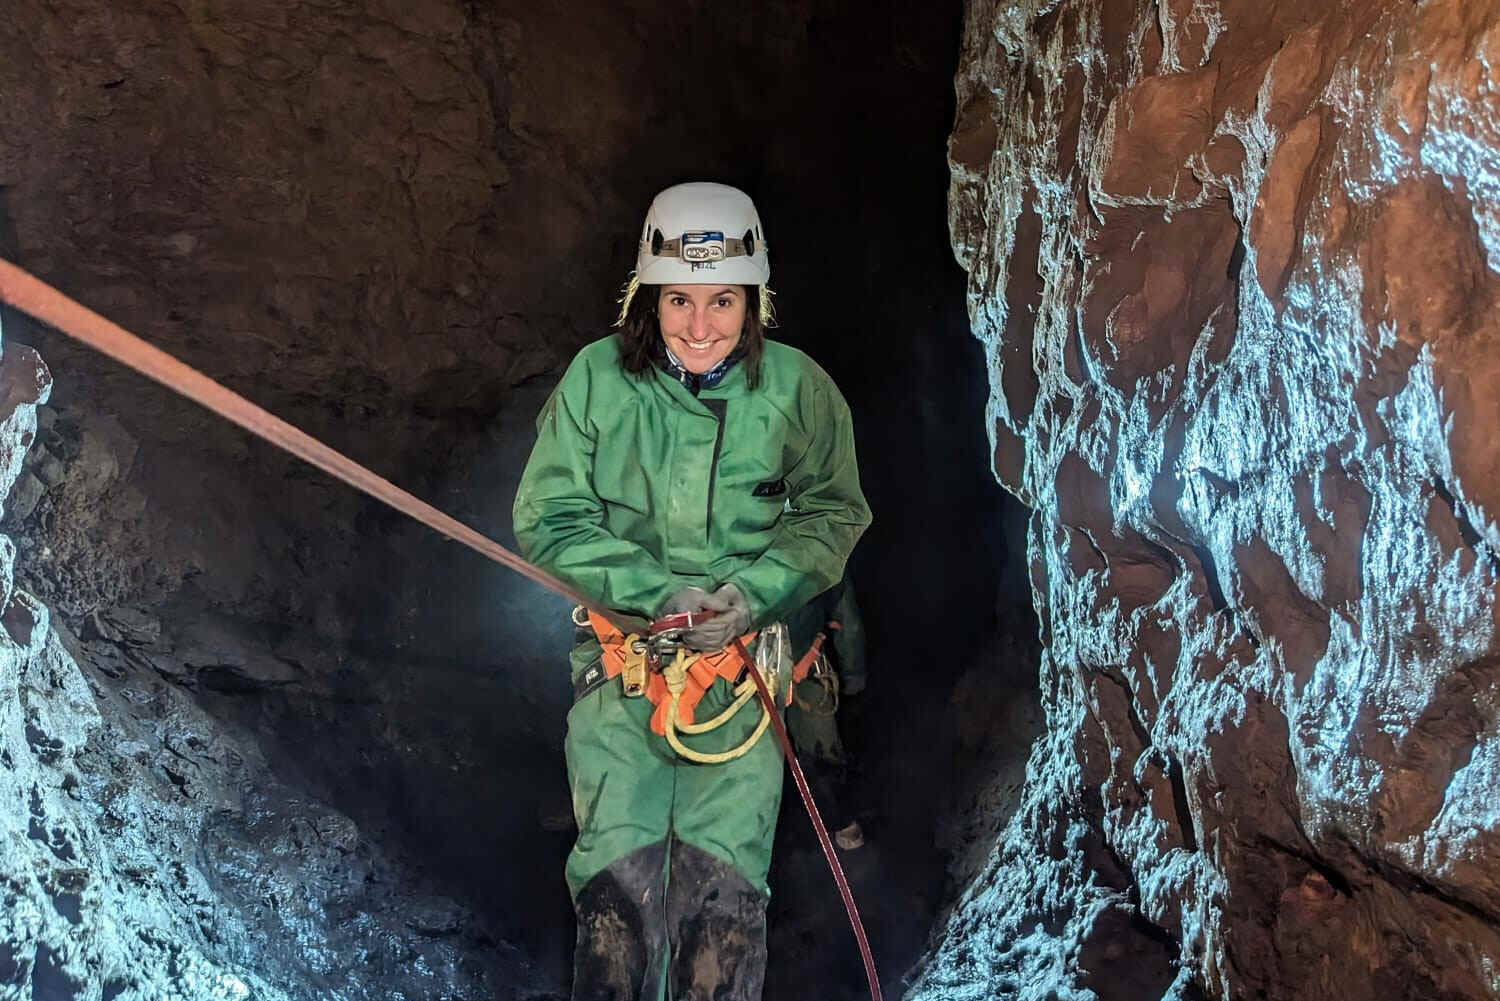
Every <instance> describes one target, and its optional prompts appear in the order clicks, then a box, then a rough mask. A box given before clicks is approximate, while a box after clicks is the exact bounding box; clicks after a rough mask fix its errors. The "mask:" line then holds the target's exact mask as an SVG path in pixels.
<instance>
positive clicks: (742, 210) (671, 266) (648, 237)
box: [635, 181, 771, 285]
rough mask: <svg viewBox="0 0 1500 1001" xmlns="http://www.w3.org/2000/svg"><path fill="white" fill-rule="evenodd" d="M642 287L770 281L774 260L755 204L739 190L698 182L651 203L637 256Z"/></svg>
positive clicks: (667, 192) (637, 274)
mask: <svg viewBox="0 0 1500 1001" xmlns="http://www.w3.org/2000/svg"><path fill="white" fill-rule="evenodd" d="M635 278H636V281H637V282H639V283H640V284H642V285H668V284H672V283H676V282H682V283H689V284H694V285H706V284H710V283H713V282H723V283H724V284H726V285H765V284H766V283H767V282H769V281H770V280H771V258H770V255H769V254H767V252H766V238H765V234H763V233H762V232H761V229H760V215H759V214H758V213H757V212H756V211H755V203H754V202H752V201H751V200H750V196H749V195H747V194H745V193H744V192H743V191H741V190H740V189H739V188H731V187H730V186H729V185H727V184H712V183H709V182H706V181H694V182H691V183H689V184H677V185H674V186H672V187H670V188H668V189H667V190H665V191H663V192H662V193H661V194H659V195H657V196H656V198H655V199H654V200H653V201H652V202H651V208H650V209H649V210H648V211H647V212H646V228H645V230H644V231H643V232H642V233H641V246H640V251H639V253H638V254H637V255H636V259H635Z"/></svg>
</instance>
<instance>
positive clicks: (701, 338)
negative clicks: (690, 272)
mask: <svg viewBox="0 0 1500 1001" xmlns="http://www.w3.org/2000/svg"><path fill="white" fill-rule="evenodd" d="M745 303H746V296H745V286H743V285H663V286H662V289H661V295H660V297H659V298H658V299H657V301H656V315H657V319H658V320H659V321H660V323H661V337H662V340H664V341H666V342H667V347H668V348H669V349H670V350H671V352H672V354H674V355H676V356H677V360H678V361H680V362H682V367H683V368H685V369H687V370H688V371H689V372H692V373H693V374H694V375H702V374H703V373H704V372H707V371H708V370H709V369H711V368H713V367H714V366H715V365H717V364H719V362H721V361H723V360H724V359H725V358H727V357H729V352H731V351H733V350H734V346H735V345H736V344H738V343H739V342H740V334H741V333H742V332H743V331H744V329H745V308H746V307H745Z"/></svg>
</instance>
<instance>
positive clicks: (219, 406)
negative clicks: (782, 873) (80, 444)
mask: <svg viewBox="0 0 1500 1001" xmlns="http://www.w3.org/2000/svg"><path fill="white" fill-rule="evenodd" d="M0 302H5V303H7V304H9V305H11V306H13V307H15V308H16V309H19V310H20V311H21V312H23V313H26V314H27V315H29V316H32V317H35V318H36V319H38V320H40V321H41V322H43V323H45V324H48V325H50V326H52V327H55V328H57V330H59V331H60V332H62V333H64V334H66V335H67V336H69V337H71V338H73V339H74V340H76V341H79V342H80V343H83V344H87V345H88V346H89V347H91V348H93V349H94V350H96V351H99V352H101V353H102V354H105V355H108V356H109V357H111V358H113V359H115V360H116V361H118V362H120V363H121V364H123V365H125V366H127V367H129V368H132V369H134V370H135V371H137V372H140V373H141V374H142V375H144V376H147V377H148V378H150V379H154V380H155V381H157V382H159V383H161V384H162V385H163V386H166V387H167V388H168V389H170V390H172V391H173V392H175V393H180V394H181V395H183V396H185V397H187V398H188V399H190V400H193V401H194V402H196V403H199V404H201V405H203V406H204V407H206V408H208V409H209V410H212V411H213V412H214V413H216V414H218V415H219V416H221V417H224V418H226V419H227V420H230V421H233V422H234V423H235V424H238V425H239V426H240V427H242V428H244V429H245V430H247V431H249V432H251V433H252V434H255V435H257V436H259V437H261V438H264V439H265V440H266V441H268V442H270V443H271V444H273V445H276V446H277V447H279V448H282V449H284V450H286V451H287V452H290V453H291V454H292V455H295V456H297V457H298V458H300V459H302V460H304V461H306V462H308V463H310V464H312V465H314V466H316V467H318V468H319V469H321V470H323V471H324V472H326V473H328V474H330V475H332V476H334V477H337V478H338V479H340V480H343V481H344V482H345V483H348V484H349V485H350V486H352V487H354V488H355V489H357V490H360V491H362V492H364V493H366V494H368V495H369V496H371V497H373V498H375V499H376V500H378V501H380V502H381V503H383V504H388V505H390V506H391V507H393V508H395V509H396V510H397V511H400V512H401V513H403V514H405V515H408V516H410V517H411V518H414V519H416V520H417V521H420V522H422V523H423V524H424V525H427V526H428V527H429V528H432V529H434V530H435V531H437V532H440V533H442V534H443V535H446V536H448V537H449V538H450V539H453V540H454V541H456V542H462V543H463V544H464V545H466V546H468V547H469V548H470V549H473V550H474V551H475V552H477V553H480V554H481V555H483V556H485V557H487V558H489V559H491V560H494V561H495V562H496V563H499V564H501V565H502V566H506V567H509V568H510V569H512V570H514V571H516V572H517V573H519V574H521V575H522V576H524V577H527V578H529V579H530V580H533V581H535V582H536V583H538V584H540V585H541V586H542V587H544V588H546V589H547V590H549V591H552V592H553V593H554V594H559V595H562V596H563V597H565V598H567V599H569V600H570V601H573V602H574V603H576V604H579V605H583V606H584V607H586V608H588V609H589V610H590V613H591V615H592V614H597V615H599V616H600V617H601V618H603V619H604V620H605V621H613V620H615V619H616V618H617V616H615V615H614V614H613V613H611V612H610V611H609V610H607V609H603V608H600V607H599V606H597V605H596V604H594V603H593V602H591V601H589V600H588V599H586V598H584V597H583V596H582V595H580V594H578V593H577V592H576V591H574V590H573V589H572V588H570V587H568V585H566V584H564V583H563V582H562V581H560V580H558V579H557V578H556V577H553V576H552V575H551V574H549V573H547V572H546V571H545V570H542V569H541V568H540V567H537V566H534V565H533V564H531V563H528V562H527V561H526V560H523V559H522V558H521V557H519V556H517V555H516V554H515V553H512V552H511V551H510V550H508V549H506V548H505V547H504V546H502V545H500V544H499V543H498V542H495V541H494V540H493V539H490V538H488V537H486V536H484V535H483V534H481V533H479V532H476V531H475V530H474V529H472V528H470V527H469V526H468V525H465V524H464V523H463V522H461V521H458V520H457V519H456V518H453V517H450V516H449V515H446V514H444V513H443V512H441V511H439V510H438V509H437V508H435V507H433V506H432V505H431V504H428V503H427V502H425V501H423V500H420V499H418V498H417V497H415V496H413V495H412V494H410V493H407V492H406V491H405V490H402V489H401V488H400V487H398V486H396V485H395V484H394V483H391V482H390V481H389V480H387V479H385V478H383V477H381V476H377V475H376V474H375V473H373V472H371V471H370V470H368V469H366V468H365V467H364V466H361V465H360V464H359V463H357V462H355V461H354V460H353V459H350V458H349V457H348V456H346V455H344V454H342V453H341V452H337V451H335V450H334V449H332V448H329V447H328V446H327V445H325V444H323V443H322V442H320V441H318V440H317V439H316V438H314V437H312V436H311V435H309V434H307V433H306V432H304V431H301V430H299V429H298V428H295V427H293V426H292V425H290V424H288V423H287V422H286V421H283V420H281V419H280V418H278V417H276V416H274V415H273V414H271V413H269V412H268V411H266V410H264V409H262V408H261V407H258V406H256V405H255V404H253V403H251V402H250V401H249V400H247V399H245V398H244V397H243V396H240V395H239V394H238V393H236V392H234V391H233V390H230V389H228V388H226V387H224V386H221V385H220V384H219V383H217V382H215V381H214V380H212V379H210V378H209V377H208V376H206V375H204V374H203V373H202V372H199V371H198V370H197V369H194V368H192V367H190V366H188V365H185V364H183V363H182V362H180V361H178V360H177V359H176V358H173V357H172V356H171V355H169V354H167V353H166V352H165V351H162V350H161V349H159V348H155V347H152V346H151V345H150V344H147V343H146V342H145V341H143V340H141V339H140V338H139V337H136V336H135V335H134V334H132V333H130V332H129V331H127V330H126V329H125V328H123V327H121V326H119V325H118V324H115V323H111V322H110V321H109V320H107V319H105V318H104V317H102V316H100V315H99V314H98V313H95V312H94V311H92V310H90V309H87V308H85V307H83V306H81V305H79V304H78V303H76V302H74V301H73V300H71V299H69V298H68V297H67V296H65V295H63V294H62V293H61V292H59V291H57V289H55V288H53V287H52V286H50V285H48V284H46V283H45V282H43V281H41V280H39V279H38V278H36V277H34V276H33V275H31V274H28V273H27V272H25V271H23V270H21V269H20V268H18V267H16V266H15V265H14V264H12V263H10V262H9V261H6V260H0ZM731 646H732V647H733V649H734V651H735V652H736V653H738V654H739V656H740V660H741V662H742V663H743V664H744V665H745V669H746V671H748V672H749V674H750V677H751V679H753V680H754V682H755V688H756V692H757V693H758V694H759V696H760V700H761V704H762V706H763V707H764V709H765V713H766V716H767V718H768V719H769V721H770V724H771V726H772V728H773V729H774V730H775V731H776V739H777V742H778V743H779V744H780V745H781V752H782V756H783V757H784V758H785V759H786V763H787V766H788V767H789V768H790V769H791V771H792V780H793V782H795V783H796V785H797V792H798V793H799V794H800V795H801V797H802V803H803V805H804V806H806V807H807V814H808V818H809V819H810V820H811V821H812V825H813V830H814V831H815V832H816V833H817V835H818V844H819V846H821V847H822V849H823V857H824V858H825V859H827V861H828V867H829V869H831V870H832V872H833V877H834V882H836V883H837V884H838V888H839V896H840V897H841V898H842V899H843V901H844V910H845V912H846V913H847V914H848V915H849V924H850V927H851V928H852V929H853V930H854V938H855V941H856V942H857V943H858V945H859V953H860V958H861V959H862V960H863V961H864V966H865V979H866V981H867V982H868V984H869V988H870V997H871V998H872V999H873V1001H882V998H881V993H880V978H879V977H878V976H877V975H876V972H875V959H874V957H873V955H872V954H871V952H870V942H869V939H867V938H866V937H865V928H864V924H863V923H862V922H861V921H860V920H859V911H858V909H856V908H855V906H854V895H853V893H851V892H850V890H849V881H848V880H847V879H846V878H845V877H844V869H843V866H841V865H839V860H838V856H837V855H836V854H835V853H834V850H833V841H832V839H830V838H829V836H828V828H827V827H826V826H825V825H824V824H823V818H822V816H821V815H819V813H818V808H817V804H816V803H814V802H813V798H812V790H811V789H809V788H808V786H807V778H806V777H805V776H804V775H803V774H802V768H801V766H800V765H798V763H797V755H796V754H795V753H794V752H793V751H792V742H791V738H790V737H788V736H787V732H786V727H785V726H784V725H783V724H782V722H781V714H780V713H779V712H777V711H776V709H775V704H776V703H775V699H774V698H773V697H772V695H771V692H770V690H769V689H768V688H767V687H766V680H765V678H764V677H762V676H761V673H760V671H758V670H757V669H756V667H755V662H754V660H752V659H751V657H750V654H749V652H748V651H747V650H746V649H745V644H744V643H743V642H741V641H740V639H739V638H736V639H735V640H734V641H733V643H732V644H731Z"/></svg>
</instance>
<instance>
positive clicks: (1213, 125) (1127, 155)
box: [911, 0, 1500, 1001]
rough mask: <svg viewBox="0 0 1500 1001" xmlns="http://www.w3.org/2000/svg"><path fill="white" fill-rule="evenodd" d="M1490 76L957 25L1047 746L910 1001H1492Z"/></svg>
mask: <svg viewBox="0 0 1500 1001" xmlns="http://www.w3.org/2000/svg"><path fill="white" fill-rule="evenodd" d="M1497 55H1500V5H1496V4H1494V3H1470V2H1461V0H1433V2H1429V3H1422V4H1419V5H1397V4H1365V5H1346V4H1338V3H1332V2H1326V3H1325V2H1322V0H1311V2H1303V3H1297V4H1282V3H1273V4H1270V5H1247V4H1242V3H1234V2H1229V0H1210V2H1197V3H1159V4H1147V3H1133V2H1118V3H1117V2H1110V0H1083V2H1077V3H1068V4H1061V5H1057V4H1051V3H1040V2H1037V3H1022V4H1000V3H993V2H988V0H975V2H971V3H970V4H969V20H968V35H967V38H966V41H965V45H964V52H963V57H962V63H961V68H960V72H959V76H958V90H959V107H960V109H961V110H960V114H959V121H958V123H957V126H956V128H955V132H954V137H953V140H952V143H951V145H950V165H951V168H952V188H951V214H950V225H951V230H952V236H953V244H954V248H955V252H956V253H957V254H958V256H959V258H960V260H961V261H962V263H963V264H964V266H965V267H966V268H967V270H968V271H969V275H970V295H971V298H970V312H971V319H972V323H973V329H974V332H975V334H976V335H977V336H978V337H979V338H980V339H981V340H982V341H983V342H984V344H985V345H986V349H987V351H988V352H989V354H990V359H991V363H992V366H993V367H992V369H991V372H992V389H993V392H994V397H993V408H992V413H993V415H994V417H995V421H996V423H995V426H994V428H993V429H992V430H993V433H994V439H995V442H996V455H995V465H996V471H997V474H998V475H999V476H1000V477H1001V479H1002V481H1003V482H1004V483H1005V484H1006V485H1007V486H1008V487H1010V488H1011V489H1012V490H1013V491H1014V492H1015V493H1016V494H1017V495H1018V496H1020V497H1021V498H1022V499H1024V500H1025V501H1026V502H1027V503H1028V504H1030V505H1031V506H1032V507H1033V508H1034V509H1035V514H1034V516H1033V520H1032V525H1031V532H1030V536H1031V547H1032V548H1031V552H1032V560H1033V567H1032V570H1033V594H1034V597H1035V601H1036V605H1037V611H1038V615H1039V617H1040V619H1041V633H1042V640H1043V642H1044V644H1045V647H1046V650H1045V654H1044V658H1043V664H1042V677H1041V681H1042V691H1043V701H1044V709H1045V712H1046V717H1047V732H1046V734H1045V735H1044V737H1043V738H1042V739H1041V740H1039V741H1038V743H1037V744H1036V746H1035V749H1034V752H1033V756H1032V760H1031V763H1030V766H1029V769H1028V777H1027V782H1026V785H1025V787H1024V789H1023V790H1022V796H1021V801H1020V806H1019V808H1018V809H1017V811H1016V813H1015V815H1014V816H1013V817H1012V818H1011V819H1010V821H1009V822H1008V824H1007V826H1006V827H1005V829H1004V830H1003V831H1002V832H1001V833H1000V834H999V836H998V837H996V838H995V840H994V849H995V852H994V855H993V856H991V857H990V859H989V860H988V862H987V864H986V865H985V866H984V867H983V868H982V869H981V871H979V872H978V873H977V874H976V875H975V876H974V878H973V880H972V881H971V883H970V884H969V887H968V889H967V891H966V892H965V894H964V896H963V897H962V898H961V900H960V902H959V904H958V906H957V907H956V909H955V911H954V913H953V915H952V918H951V919H950V921H949V923H948V925H947V928H946V932H945V934H944V935H943V937H942V939H941V944H940V945H939V946H938V947H937V948H935V950H934V952H933V953H932V955H931V956H930V957H929V959H928V961H927V963H926V965H925V967H924V970H923V972H922V973H921V975H920V978H919V980H918V981H917V984H916V987H915V988H914V990H913V992H912V995H911V996H912V997H913V998H915V999H920V1001H926V999H938V998H943V999H948V998H969V997H976V998H977V997H981V996H1003V997H1015V998H1037V999H1041V998H1080V999H1081V998H1121V999H1124V998H1130V999H1137V998H1157V997H1160V998H1192V997H1205V996H1207V997H1220V998H1240V997H1260V998H1268V999H1287V1001H1291V999H1297V1001H1320V999H1328V1001H1333V999H1342V998H1349V997H1381V996H1391V997H1424V998H1429V997H1430V998H1445V999H1460V998H1461V999H1471V998H1473V999H1478V998H1493V997H1496V996H1500V995H1497V984H1496V981H1495V978H1494V970H1495V969H1496V968H1497V967H1500V910H1497V908H1496V905H1495V901H1496V900H1497V899H1500V897H1497V895H1496V890H1497V889H1500V815H1497V812H1496V809H1495V802H1496V801H1495V796H1494V788H1495V776H1496V775H1497V774H1500V742H1497V741H1496V740H1495V739H1494V737H1493V735H1494V733H1495V731H1496V724H1497V713H1500V671H1497V669H1496V664H1497V663H1500V646H1497V631H1496V621H1497V611H1500V602H1497V601H1496V597H1497V591H1496V586H1497V581H1500V526H1497V523H1496V514H1497V512H1500V438H1497V437H1496V436H1495V435H1494V433H1493V428H1494V427H1495V426H1496V422H1497V418H1500V413H1497V411H1496V409H1495V408H1496V400H1497V396H1496V394H1495V393H1494V392H1493V386H1494V385H1495V384H1496V383H1495V379H1496V375H1497V374H1500V370H1497V367H1496V366H1497V365H1500V362H1497V359H1500V325H1497V321H1496V319H1495V317H1496V315H1497V314H1496V313H1495V311H1494V309H1493V303H1494V302H1495V297H1496V295H1497V294H1500V270H1497V269H1500V253H1497V247H1500V243H1497V241H1496V237H1495V234H1496V232H1497V228H1496V218H1495V209H1494V206H1495V200H1494V199H1493V198H1492V197H1490V195H1489V192H1492V191H1496V190H1500V188H1497V183H1500V182H1497V178H1500V125H1497V123H1500V78H1497V77H1496V76H1495V74H1494V72H1493V70H1492V69H1491V67H1493V66H1494V65H1496V64H1497V63H1496V56H1497ZM1481 387H1485V388H1481Z"/></svg>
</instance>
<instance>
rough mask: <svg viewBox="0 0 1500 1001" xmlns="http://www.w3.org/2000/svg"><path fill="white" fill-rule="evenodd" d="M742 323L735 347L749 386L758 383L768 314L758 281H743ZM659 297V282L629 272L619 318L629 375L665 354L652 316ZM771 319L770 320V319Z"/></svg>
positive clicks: (765, 294)
mask: <svg viewBox="0 0 1500 1001" xmlns="http://www.w3.org/2000/svg"><path fill="white" fill-rule="evenodd" d="M744 289H745V326H744V327H743V328H741V330H740V342H739V344H738V345H736V346H735V351H736V352H737V353H739V354H740V362H739V363H740V364H741V365H744V366H745V382H746V384H747V385H749V387H750V388H751V389H754V388H755V387H756V386H757V385H759V383H760V356H761V354H762V353H763V352H764V351H765V347H766V327H768V326H771V325H772V323H768V322H767V317H768V316H769V315H770V304H771V293H770V290H769V289H767V288H766V287H765V286H762V285H746V286H744ZM660 298H661V286H660V285H641V284H639V283H637V282H636V280H635V277H634V276H633V275H632V276H631V279H630V283H629V284H628V285H627V286H626V287H625V296H624V300H623V302H622V303H621V308H620V319H619V320H618V321H617V322H616V323H615V326H617V327H619V328H620V367H621V368H623V369H624V370H625V371H627V372H629V373H630V374H631V375H636V376H641V375H645V374H646V373H647V372H649V371H651V370H652V369H653V368H655V367H656V366H657V364H659V363H660V362H661V360H662V359H663V358H664V357H666V354H665V352H666V345H665V344H664V343H663V342H662V339H661V325H660V323H659V322H658V321H657V318H656V303H657V301H658V300H659V299H660ZM773 322H774V321H773Z"/></svg>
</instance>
